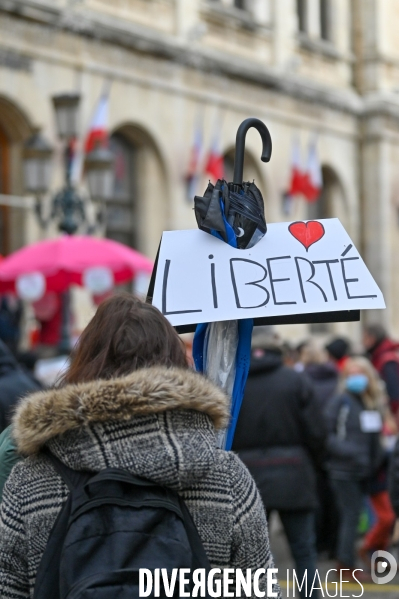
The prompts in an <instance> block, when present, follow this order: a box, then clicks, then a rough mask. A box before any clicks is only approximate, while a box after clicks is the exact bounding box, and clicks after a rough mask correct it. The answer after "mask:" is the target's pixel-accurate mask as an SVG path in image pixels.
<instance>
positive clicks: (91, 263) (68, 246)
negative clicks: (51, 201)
mask: <svg viewBox="0 0 399 599" xmlns="http://www.w3.org/2000/svg"><path fill="white" fill-rule="evenodd" d="M152 267H153V263H152V261H151V260H149V259H148V258H146V257H145V256H143V255H142V254H140V253H139V252H136V251H135V250H132V249H131V248H129V247H127V246H125V245H123V244H121V243H118V242H116V241H111V240H110V239H98V238H96V237H89V236H78V235H76V236H73V235H63V236H62V237H58V238H56V239H48V240H45V241H39V242H38V243H33V244H31V245H28V246H26V247H23V248H22V249H20V250H18V251H16V252H14V253H13V254H11V255H10V256H8V257H7V258H5V259H4V260H2V261H1V263H0V293H4V292H7V291H10V292H17V293H18V290H19V289H21V288H23V287H24V286H25V288H27V287H29V285H30V287H31V288H32V289H33V288H34V287H35V286H36V288H37V290H38V291H41V294H40V295H44V293H46V292H48V291H55V292H58V293H59V292H63V291H66V290H67V289H68V288H69V287H70V286H71V285H72V284H74V285H82V286H83V285H85V286H88V287H89V288H90V284H89V285H87V283H88V282H89V283H90V282H91V284H92V287H93V285H94V288H95V286H96V281H97V284H98V285H99V288H100V287H101V284H103V285H104V284H106V285H108V286H111V287H112V286H113V285H114V284H121V283H125V282H127V281H130V280H132V279H133V278H134V277H135V276H136V274H137V273H139V272H145V273H151V271H152ZM92 290H93V289H92ZM18 295H21V294H20V293H18ZM35 299H39V297H37V298H34V297H32V301H33V300H35Z"/></svg>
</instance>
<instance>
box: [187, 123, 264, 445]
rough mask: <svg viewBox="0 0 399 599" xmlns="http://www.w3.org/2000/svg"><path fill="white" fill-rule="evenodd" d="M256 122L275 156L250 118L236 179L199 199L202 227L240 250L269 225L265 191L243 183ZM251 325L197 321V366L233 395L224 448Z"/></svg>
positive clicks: (242, 131)
mask: <svg viewBox="0 0 399 599" xmlns="http://www.w3.org/2000/svg"><path fill="white" fill-rule="evenodd" d="M251 127H255V129H257V130H258V131H259V133H260V135H261V138H262V142H263V148H262V156H261V160H262V161H263V162H268V161H269V160H270V157H271V152H272V142H271V137H270V133H269V130H268V129H267V127H266V125H265V124H264V123H262V121H260V120H259V119H256V118H249V119H246V120H245V121H243V122H242V123H241V125H240V127H239V128H238V131H237V138H236V153H235V160H234V177H233V181H232V182H231V183H227V182H226V181H222V180H218V181H217V182H216V185H212V184H211V183H209V185H208V188H207V190H206V191H205V194H204V196H203V197H199V196H196V197H195V199H194V210H195V216H196V219H197V224H198V227H199V228H200V229H202V230H203V231H206V232H208V233H210V234H211V235H214V236H215V237H218V238H219V239H222V240H223V241H225V242H226V243H228V244H229V245H231V246H233V247H235V248H239V249H247V248H251V247H253V246H254V245H255V244H256V243H257V242H258V241H260V239H262V237H263V236H264V235H265V233H266V230H267V226H266V220H265V210H264V202H263V198H262V194H261V192H260V191H259V189H258V188H257V187H256V185H255V183H254V182H252V183H251V182H249V181H248V182H243V167H244V150H245V136H246V134H247V131H248V129H250V128H251ZM252 329H253V320H252V319H243V320H234V321H223V322H213V323H210V324H209V323H203V324H199V325H198V326H197V329H196V333H195V336H194V343H193V359H194V363H195V366H196V369H197V370H199V371H201V372H205V373H206V374H207V375H208V376H209V378H210V379H211V380H213V381H214V382H215V383H216V384H218V385H219V386H220V387H222V389H224V390H225V392H226V393H227V395H228V396H229V397H230V398H231V410H230V413H231V420H230V426H229V428H228V429H227V430H226V431H223V433H222V435H221V437H220V439H219V445H220V446H221V447H223V448H225V449H230V448H231V445H232V442H233V437H234V431H235V427H236V424H237V420H238V414H239V411H240V407H241V403H242V398H243V395H244V390H245V384H246V380H247V377H248V371H249V362H250V355H251V337H252Z"/></svg>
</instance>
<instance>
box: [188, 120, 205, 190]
mask: <svg viewBox="0 0 399 599" xmlns="http://www.w3.org/2000/svg"><path fill="white" fill-rule="evenodd" d="M202 137H203V136H202V120H201V119H200V118H198V119H197V122H196V125H195V129H194V140H193V145H192V147H191V151H190V159H189V163H188V169H187V174H186V177H185V182H186V194H187V199H188V200H189V201H193V200H194V196H195V195H196V192H197V187H198V180H199V163H200V160H201V154H202Z"/></svg>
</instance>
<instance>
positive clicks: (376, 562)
mask: <svg viewBox="0 0 399 599" xmlns="http://www.w3.org/2000/svg"><path fill="white" fill-rule="evenodd" d="M397 571H398V565H397V563H396V559H395V558H394V556H393V555H391V554H390V553H388V551H382V550H381V551H375V552H374V553H373V555H372V556H371V578H372V580H373V582H374V583H375V584H387V583H388V582H391V580H393V579H394V578H395V576H396V573H397Z"/></svg>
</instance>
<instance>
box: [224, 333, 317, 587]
mask: <svg viewBox="0 0 399 599" xmlns="http://www.w3.org/2000/svg"><path fill="white" fill-rule="evenodd" d="M256 345H257V346H255V347H254V348H253V350H252V360H251V367H250V373H249V377H248V381H247V385H246V390H245V395H244V399H243V403H242V406H241V411H240V415H239V418H238V423H237V428H236V433H235V437H234V443H233V450H235V451H237V452H238V454H239V456H240V457H241V459H242V460H243V462H244V463H245V464H246V466H247V467H248V469H249V470H250V472H251V474H252V476H253V477H254V479H255V481H256V483H257V486H258V488H259V491H260V493H261V496H262V499H263V502H264V505H265V508H266V512H267V514H270V512H271V511H272V510H277V511H278V513H279V515H280V519H281V521H282V524H283V527H284V530H285V533H286V535H287V539H288V542H289V544H290V547H291V551H292V555H293V558H294V560H295V563H296V572H297V575H298V580H302V579H303V576H304V575H305V572H306V571H307V578H308V581H310V583H308V589H307V590H308V594H307V595H306V589H305V587H304V586H303V587H302V590H301V597H305V596H307V597H309V596H311V595H309V590H310V585H311V583H312V581H313V577H314V573H315V570H316V542H315V509H316V506H317V491H316V475H315V464H316V463H320V461H321V460H322V458H323V452H324V443H325V437H326V430H325V425H324V420H323V417H322V414H321V411H320V408H319V404H318V402H317V400H316V398H315V395H314V391H313V388H312V386H311V384H310V382H309V380H308V379H307V377H306V376H305V375H303V374H301V373H298V372H295V371H294V370H293V369H291V368H288V367H286V366H284V365H283V355H282V352H281V350H280V349H279V347H277V346H276V344H275V342H272V343H271V344H266V343H265V342H257V344H256ZM259 346H260V347H259ZM312 596H313V597H316V596H317V593H316V591H314V592H313V593H312Z"/></svg>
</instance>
